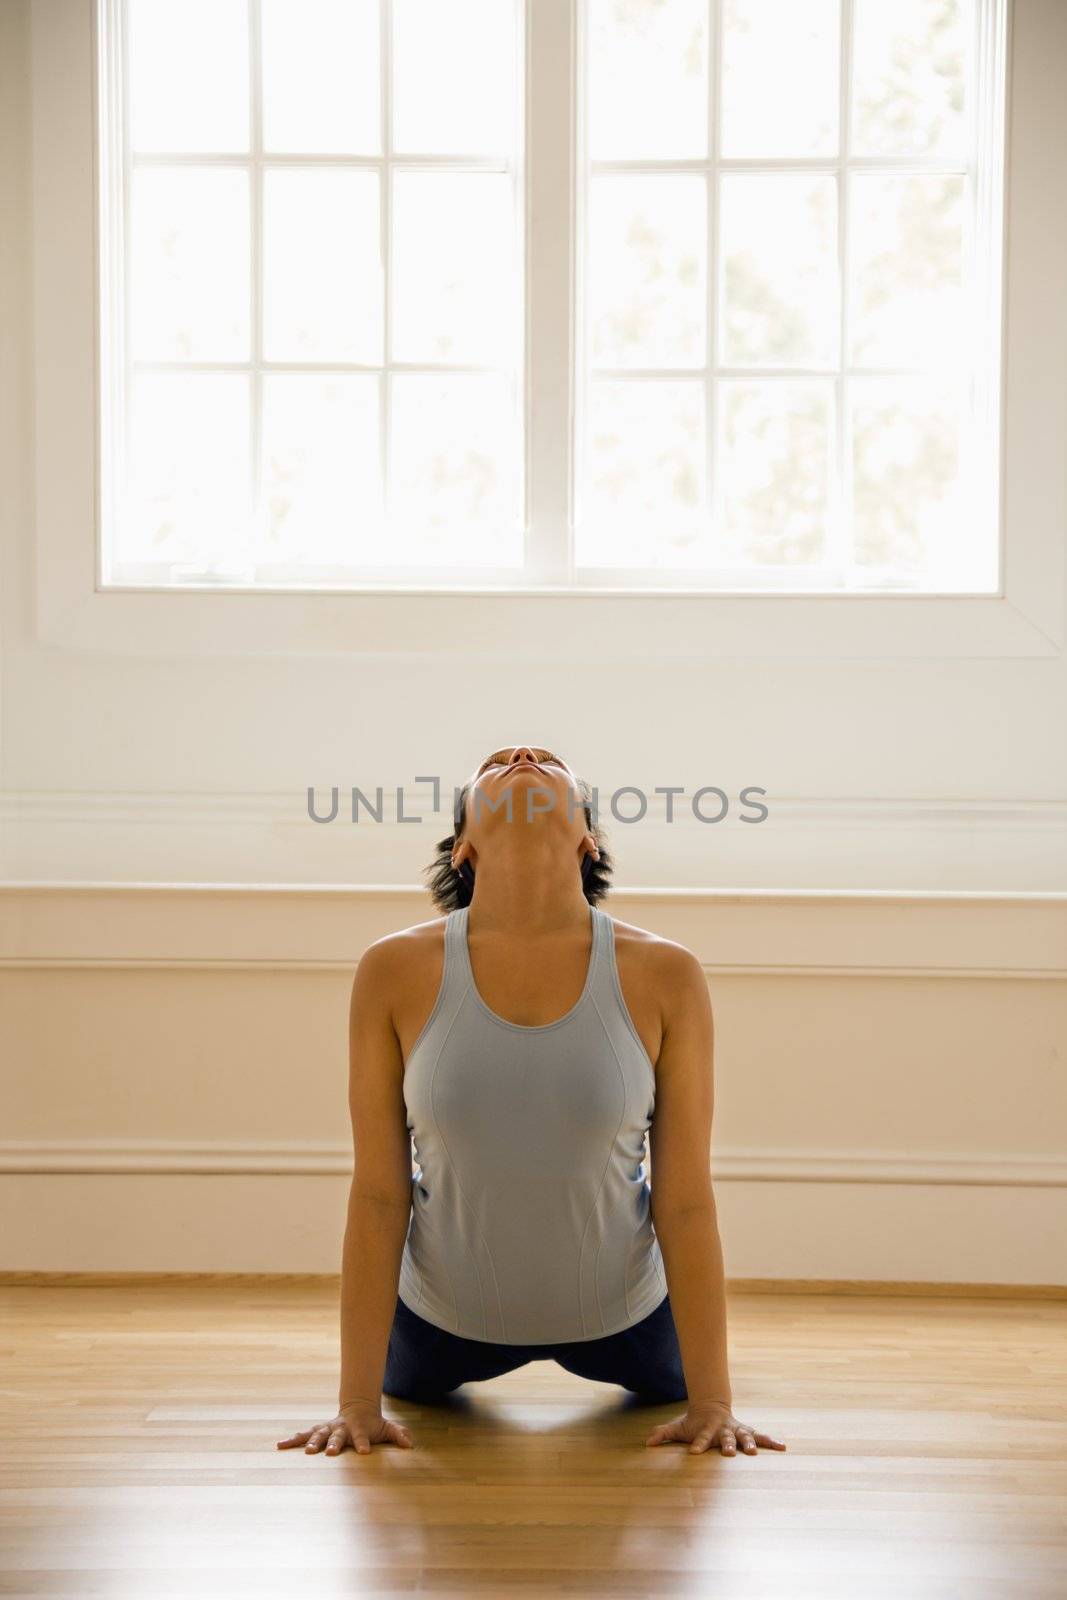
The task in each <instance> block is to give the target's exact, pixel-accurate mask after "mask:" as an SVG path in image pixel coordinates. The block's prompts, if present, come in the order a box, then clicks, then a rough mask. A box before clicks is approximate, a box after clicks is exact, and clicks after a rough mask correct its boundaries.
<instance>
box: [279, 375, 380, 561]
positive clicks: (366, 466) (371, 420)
mask: <svg viewBox="0 0 1067 1600" xmlns="http://www.w3.org/2000/svg"><path fill="white" fill-rule="evenodd" d="M379 383H380V380H379V379H378V377H377V376H375V375H373V374H363V373H334V374H331V375H329V376H326V375H323V374H318V373H288V372H287V373H267V374H266V375H265V376H264V379H263V513H262V514H263V528H264V532H263V548H262V550H261V551H260V552H259V555H260V559H262V560H263V561H268V562H270V561H291V562H294V563H299V562H318V563H327V564H351V563H353V562H359V561H370V560H373V559H376V558H378V559H380V556H381V549H382V503H381V502H382V495H381V452H380V445H379V435H378V421H379V419H378V412H379Z"/></svg>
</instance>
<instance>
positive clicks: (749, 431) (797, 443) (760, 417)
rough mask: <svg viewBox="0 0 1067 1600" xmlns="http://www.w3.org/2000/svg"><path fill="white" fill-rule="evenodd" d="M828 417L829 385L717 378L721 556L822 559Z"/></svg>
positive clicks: (754, 561) (750, 562) (756, 561)
mask: <svg viewBox="0 0 1067 1600" xmlns="http://www.w3.org/2000/svg"><path fill="white" fill-rule="evenodd" d="M832 415H833V396H832V391H831V389H830V387H829V384H822V383H793V382H775V381H770V382H766V383H749V382H724V383H722V384H720V386H719V457H718V462H719V475H720V478H721V481H722V540H721V552H722V557H723V559H724V560H726V561H728V562H737V563H739V564H742V565H745V566H759V565H762V564H764V563H778V562H784V563H788V564H790V565H801V564H804V563H811V562H817V561H819V560H821V559H822V557H823V554H824V545H825V541H826V534H827V522H828V517H829V497H830V463H831V445H830V441H831V422H832Z"/></svg>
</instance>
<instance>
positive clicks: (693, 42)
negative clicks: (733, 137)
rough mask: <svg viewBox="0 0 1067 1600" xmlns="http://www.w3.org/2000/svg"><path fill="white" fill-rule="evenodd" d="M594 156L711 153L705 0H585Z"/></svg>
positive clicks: (607, 158) (646, 157)
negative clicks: (666, 0) (709, 142)
mask: <svg viewBox="0 0 1067 1600" xmlns="http://www.w3.org/2000/svg"><path fill="white" fill-rule="evenodd" d="M586 13H587V15H588V18H589V25H588V63H587V72H586V83H587V86H588V118H587V125H588V137H589V155H590V157H591V158H592V160H594V161H620V160H621V161H625V160H646V161H648V160H653V159H665V158H669V157H700V156H706V155H707V152H708V5H707V0H669V4H665V3H664V0H586Z"/></svg>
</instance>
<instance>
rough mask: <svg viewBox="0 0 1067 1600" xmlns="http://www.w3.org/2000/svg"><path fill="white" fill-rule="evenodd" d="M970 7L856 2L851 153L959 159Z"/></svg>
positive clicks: (963, 142) (933, 0)
mask: <svg viewBox="0 0 1067 1600" xmlns="http://www.w3.org/2000/svg"><path fill="white" fill-rule="evenodd" d="M972 5H973V0H892V4H891V5H890V4H886V0H855V11H854V16H853V79H852V84H853V100H852V107H853V109H852V127H853V148H854V149H855V151H856V153H857V154H859V155H920V154H921V155H941V156H948V155H962V154H963V153H964V151H965V150H966V147H967V140H968V130H967V126H966V98H967V95H966V88H967V76H968V54H969V51H968V40H969V38H970V36H971V32H972V29H973V25H974V23H973V11H972Z"/></svg>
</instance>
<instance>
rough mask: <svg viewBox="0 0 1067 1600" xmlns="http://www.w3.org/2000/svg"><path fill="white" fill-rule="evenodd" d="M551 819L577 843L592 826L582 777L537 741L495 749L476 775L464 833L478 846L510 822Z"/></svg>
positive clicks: (557, 827) (468, 798)
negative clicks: (587, 813)
mask: <svg viewBox="0 0 1067 1600" xmlns="http://www.w3.org/2000/svg"><path fill="white" fill-rule="evenodd" d="M509 820H511V821H512V822H513V823H516V824H522V823H524V822H527V821H532V822H536V823H539V824H543V823H548V824H549V825H550V826H552V827H553V828H556V829H558V830H559V835H560V837H561V839H563V838H567V839H570V840H572V841H573V843H574V845H575V846H577V845H578V844H579V843H580V842H581V840H582V839H583V838H584V836H585V834H586V832H587V827H586V821H585V811H584V809H583V804H582V793H581V787H580V784H579V782H578V778H577V776H576V775H575V773H574V772H572V770H571V768H570V767H569V766H568V765H567V763H566V762H565V761H564V760H563V758H562V757H561V756H558V755H556V754H555V753H554V752H553V751H551V750H545V749H543V748H541V747H540V746H537V745H525V744H523V745H510V746H507V747H506V748H504V749H502V750H494V751H492V753H491V754H490V755H488V756H486V758H485V760H484V761H482V762H481V763H480V764H479V765H478V766H477V767H476V768H475V770H474V772H473V773H472V774H471V780H470V789H469V791H468V794H467V805H466V823H465V827H464V837H465V838H466V839H468V840H469V841H470V843H471V844H472V845H473V847H474V849H475V850H477V849H478V848H479V843H480V841H484V839H485V838H486V837H488V836H490V834H491V833H492V832H493V831H494V830H495V829H497V828H499V827H503V826H507V824H508V821H509Z"/></svg>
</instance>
